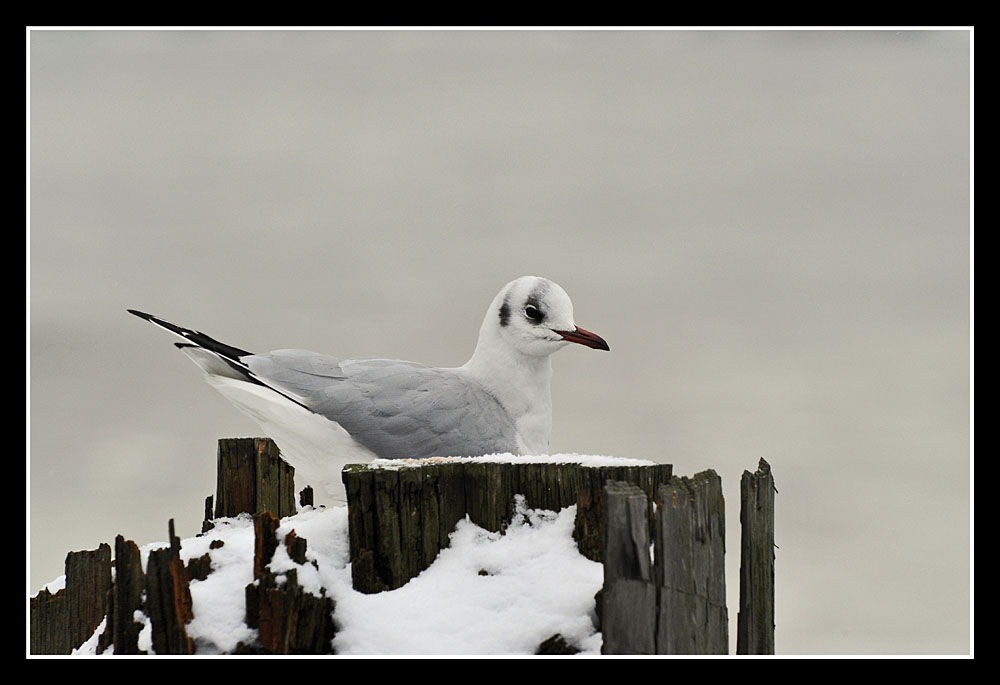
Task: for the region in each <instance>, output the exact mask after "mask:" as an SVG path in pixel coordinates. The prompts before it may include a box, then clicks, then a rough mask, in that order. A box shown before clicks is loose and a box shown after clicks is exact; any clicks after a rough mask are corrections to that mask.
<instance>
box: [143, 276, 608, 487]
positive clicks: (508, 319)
mask: <svg viewBox="0 0 1000 685" xmlns="http://www.w3.org/2000/svg"><path fill="white" fill-rule="evenodd" d="M128 312H129V313H130V314H134V315H135V316H138V317H140V318H142V319H145V320H146V321H149V322H151V323H153V324H156V325H157V326H159V327H161V328H164V329H166V330H167V331H170V332H171V333H174V334H176V335H178V336H180V337H181V338H183V342H177V343H174V344H175V345H176V346H177V347H178V348H179V349H180V350H181V351H182V352H184V354H186V355H187V356H188V357H189V358H190V359H191V360H192V361H193V362H194V363H195V364H197V365H198V366H199V367H201V369H202V370H203V371H204V372H205V380H206V381H207V382H208V383H209V385H211V386H212V387H214V388H215V389H216V390H218V391H219V392H221V393H222V394H223V395H224V396H225V397H226V398H227V399H229V400H230V401H231V402H232V403H233V404H234V405H236V407H237V408H239V409H240V410H242V411H243V412H244V413H246V414H247V415H249V416H250V417H251V418H252V419H254V420H255V421H256V422H257V423H258V424H259V425H260V427H261V428H262V429H263V431H264V432H265V434H266V435H268V436H269V437H270V438H272V439H273V440H274V441H275V442H276V443H277V445H278V448H279V450H280V452H281V455H282V458H284V459H285V461H287V462H288V463H289V464H291V465H292V466H293V467H294V468H295V473H296V476H297V477H299V478H300V479H301V480H300V481H299V484H300V485H301V484H302V483H303V482H305V483H308V484H310V485H312V486H313V487H314V488H316V489H317V490H319V491H320V492H322V493H325V495H326V499H328V500H329V501H330V502H331V503H332V504H343V503H344V502H345V501H346V496H345V493H344V486H343V482H342V480H341V470H342V469H343V467H344V465H346V464H355V463H369V462H371V461H372V460H374V459H424V458H428V457H457V456H481V455H486V454H505V453H510V454H514V455H541V454H547V453H548V449H549V435H550V433H551V430H552V396H551V390H550V387H551V378H552V364H551V356H552V354H553V353H554V352H556V351H558V350H560V349H562V348H563V347H566V346H567V345H570V344H572V343H577V344H580V345H583V346H585V347H589V348H592V349H597V350H610V347H609V346H608V343H607V342H605V341H604V339H603V338H601V337H600V336H599V335H597V334H595V333H591V332H590V331H588V330H585V329H583V328H580V327H579V326H577V325H576V323H575V322H574V320H573V303H572V302H571V301H570V298H569V295H567V294H566V291H565V290H563V289H562V288H561V287H560V286H559V285H558V284H557V283H554V282H553V281H550V280H548V279H545V278H541V277H538V276H524V277H521V278H518V279H516V280H514V281H511V282H510V283H508V284H507V285H505V286H504V287H503V289H502V290H500V292H499V293H498V294H497V296H496V297H495V298H493V301H492V302H491V303H490V306H489V309H488V310H487V311H486V316H485V317H484V319H483V323H482V326H481V327H480V329H479V340H478V342H477V344H476V349H475V351H474V352H473V354H472V357H471V358H470V359H469V361H468V362H466V363H465V364H464V365H463V366H459V367H456V368H436V367H430V366H424V365H422V364H417V363H414V362H408V361H401V360H398V359H380V358H365V359H339V358H337V357H331V356H329V355H325V354H319V353H316V352H309V351H306V350H297V349H285V350H276V351H274V352H270V353H267V354H254V353H252V352H248V351H246V350H242V349H240V348H238V347H232V346H231V345H227V344H225V343H221V342H219V341H218V340H215V339H213V338H210V337H209V336H207V335H205V334H204V333H201V332H199V331H196V330H192V329H189V328H183V327H181V326H177V325H175V324H172V323H170V322H169V321H165V320H163V319H161V318H159V317H156V316H153V315H152V314H146V313H144V312H140V311H136V310H134V309H129V310H128Z"/></svg>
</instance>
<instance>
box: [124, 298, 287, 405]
mask: <svg viewBox="0 0 1000 685" xmlns="http://www.w3.org/2000/svg"><path fill="white" fill-rule="evenodd" d="M127 311H128V313H129V314H133V315H135V316H138V317H139V318H140V319H145V320H146V321H149V322H150V323H152V324H155V325H156V326H159V327H160V328H162V329H164V330H167V331H170V332H171V333H173V334H174V335H177V336H180V337H181V338H184V340H185V341H186V342H182V343H181V342H178V343H174V346H175V347H177V349H179V350H180V351H181V352H183V353H184V354H185V355H186V356H187V357H188V358H189V359H190V360H191V361H193V362H194V363H195V364H197V365H198V366H199V367H200V368H201V369H202V370H203V371H204V372H205V373H206V374H208V375H209V376H210V377H211V376H214V377H223V378H232V379H234V380H238V381H245V382H247V383H253V384H254V385H260V386H264V387H265V388H268V389H270V390H273V391H274V392H276V393H278V394H279V395H281V396H282V397H284V398H286V399H288V400H291V401H292V402H294V403H295V404H297V405H299V406H300V407H303V408H306V407H305V405H304V404H302V402H301V401H300V400H299V399H298V398H295V397H293V396H291V395H289V394H288V392H287V391H284V390H281V389H280V388H277V387H275V386H274V384H272V383H268V382H265V381H264V380H262V379H261V378H259V377H258V376H257V375H256V374H254V372H253V371H251V370H250V367H249V366H247V364H246V362H244V361H243V357H250V356H253V354H254V353H253V352H247V351H246V350H241V349H240V348H238V347H233V346H232V345H227V344H226V343H223V342H219V341H218V340H216V339H215V338H212V337H210V336H208V335H205V334H204V333H202V332H201V331H196V330H193V329H190V328H184V327H183V326H178V325H177V324H173V323H170V322H169V321H166V320H164V319H161V318H159V317H158V316H153V315H152V314H147V313H145V312H140V311H138V310H135V309H129V310H127Z"/></svg>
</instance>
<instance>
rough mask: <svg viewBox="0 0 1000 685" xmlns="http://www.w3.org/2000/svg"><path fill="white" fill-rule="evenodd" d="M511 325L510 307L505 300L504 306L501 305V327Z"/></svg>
mask: <svg viewBox="0 0 1000 685" xmlns="http://www.w3.org/2000/svg"><path fill="white" fill-rule="evenodd" d="M508 323H510V305H509V304H507V300H504V302H503V304H502V305H500V325H501V326H506V325H507V324H508Z"/></svg>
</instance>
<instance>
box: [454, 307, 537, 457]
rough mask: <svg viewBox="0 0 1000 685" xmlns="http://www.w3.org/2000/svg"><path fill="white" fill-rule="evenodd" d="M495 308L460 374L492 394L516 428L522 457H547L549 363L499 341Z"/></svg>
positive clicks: (488, 316)
mask: <svg viewBox="0 0 1000 685" xmlns="http://www.w3.org/2000/svg"><path fill="white" fill-rule="evenodd" d="M494 310H495V307H493V308H491V309H490V312H489V313H488V314H487V316H486V319H485V320H484V321H483V326H482V328H481V330H480V333H479V342H478V344H477V345H476V351H475V352H474V353H473V354H472V358H471V359H469V361H468V362H467V363H466V364H465V366H462V367H460V369H459V371H461V372H462V373H465V374H467V375H468V376H469V377H470V378H472V379H474V380H475V381H477V382H478V383H479V384H480V385H482V386H483V387H484V388H485V389H486V390H487V392H489V393H490V394H492V395H493V396H494V397H495V398H497V400H498V401H499V402H500V404H502V405H503V407H504V409H506V410H507V413H508V414H510V416H511V417H512V418H513V419H514V422H515V426H516V427H517V433H518V443H519V447H520V448H521V452H522V454H547V453H548V450H549V435H550V434H551V432H552V391H551V381H552V360H551V358H550V357H549V356H547V355H546V356H535V355H527V354H523V353H521V352H519V351H518V350H516V349H515V348H513V347H512V346H511V345H507V344H505V343H504V341H503V340H502V339H501V336H500V334H499V331H498V330H497V329H498V328H499V326H498V324H497V322H496V317H495V315H494V314H493V312H494Z"/></svg>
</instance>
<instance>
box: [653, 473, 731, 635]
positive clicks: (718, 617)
mask: <svg viewBox="0 0 1000 685" xmlns="http://www.w3.org/2000/svg"><path fill="white" fill-rule="evenodd" d="M725 513H726V509H725V502H724V500H723V497H722V479H720V478H719V476H718V475H717V474H716V473H715V472H714V471H704V472H702V473H699V474H697V475H695V476H693V477H692V478H677V477H674V478H671V480H670V484H669V485H663V486H661V487H660V490H659V495H658V498H657V508H656V521H657V526H656V539H655V556H656V572H657V579H656V582H657V584H658V585H659V586H660V599H659V619H658V623H657V629H656V651H657V653H658V654H728V653H729V620H728V613H727V610H726V567H725V554H726V526H725Z"/></svg>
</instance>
